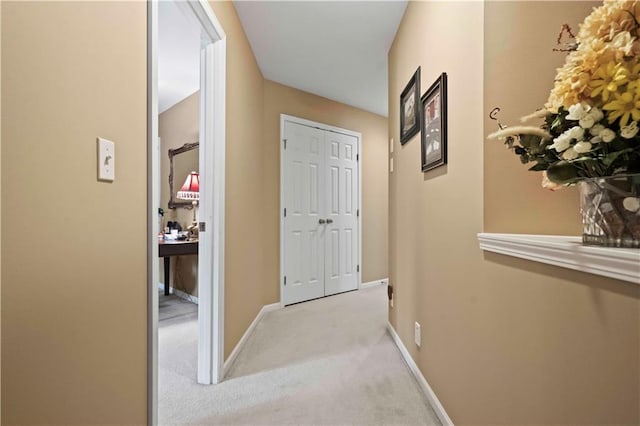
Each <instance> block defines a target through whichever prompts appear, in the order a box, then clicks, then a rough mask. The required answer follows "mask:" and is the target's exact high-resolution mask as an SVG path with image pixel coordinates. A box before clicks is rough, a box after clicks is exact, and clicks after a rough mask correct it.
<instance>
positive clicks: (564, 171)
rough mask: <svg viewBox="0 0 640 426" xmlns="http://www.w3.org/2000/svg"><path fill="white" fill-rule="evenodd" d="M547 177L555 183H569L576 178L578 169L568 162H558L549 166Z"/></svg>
mask: <svg viewBox="0 0 640 426" xmlns="http://www.w3.org/2000/svg"><path fill="white" fill-rule="evenodd" d="M547 177H548V178H549V180H551V181H552V182H555V183H561V184H566V183H571V182H573V181H575V180H576V179H577V178H578V169H577V168H576V167H575V166H573V165H572V164H571V163H569V162H568V161H558V162H557V163H555V164H552V165H551V166H549V168H548V169H547Z"/></svg>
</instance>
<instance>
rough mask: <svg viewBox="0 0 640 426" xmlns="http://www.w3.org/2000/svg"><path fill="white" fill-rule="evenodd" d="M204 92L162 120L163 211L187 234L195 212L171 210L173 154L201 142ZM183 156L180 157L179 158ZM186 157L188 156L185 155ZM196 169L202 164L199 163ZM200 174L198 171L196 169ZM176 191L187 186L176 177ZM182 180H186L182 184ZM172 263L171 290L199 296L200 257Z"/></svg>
mask: <svg viewBox="0 0 640 426" xmlns="http://www.w3.org/2000/svg"><path fill="white" fill-rule="evenodd" d="M199 134H200V92H199V91H198V92H196V93H194V94H192V95H190V96H188V97H186V98H185V99H183V100H182V101H180V102H178V103H177V104H175V105H174V106H172V107H171V108H169V109H168V110H166V111H164V112H163V113H162V114H160V115H159V117H158V136H160V207H162V208H163V209H164V221H163V222H164V223H167V222H168V221H170V220H171V221H178V222H179V223H180V225H181V226H182V229H183V230H186V229H187V226H189V225H191V222H192V221H193V210H190V209H185V208H183V207H178V208H176V209H169V150H170V149H176V148H180V147H181V146H182V145H184V144H185V143H193V142H198V141H199V139H200V138H199ZM179 155H180V154H179ZM182 155H185V154H182ZM195 161H196V167H197V163H198V160H197V159H196V160H195ZM196 171H198V170H197V169H196ZM174 179H175V182H174V191H178V190H179V189H180V186H181V185H182V184H183V183H184V179H183V178H181V177H175V178H174ZM181 179H182V180H181ZM170 261H171V268H170V272H171V277H170V281H171V286H172V287H174V288H176V289H178V290H181V291H183V292H185V293H188V294H192V295H194V296H197V295H198V256H173V257H171V258H170ZM158 263H159V265H160V266H159V269H160V273H159V277H160V279H161V280H162V281H163V282H164V262H163V260H162V259H159V261H158Z"/></svg>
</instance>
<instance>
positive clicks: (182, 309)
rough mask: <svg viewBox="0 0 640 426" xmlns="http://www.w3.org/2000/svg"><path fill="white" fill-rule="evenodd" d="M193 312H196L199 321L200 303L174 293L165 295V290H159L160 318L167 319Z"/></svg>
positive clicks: (161, 319)
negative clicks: (197, 303)
mask: <svg viewBox="0 0 640 426" xmlns="http://www.w3.org/2000/svg"><path fill="white" fill-rule="evenodd" d="M192 314H196V317H195V318H196V321H197V320H198V317H197V314H198V305H196V304H195V303H191V302H189V301H187V300H184V299H181V298H179V297H178V296H174V295H173V294H170V295H169V296H165V295H164V291H162V290H160V291H158V320H160V321H165V320H168V319H173V318H179V317H183V316H187V315H192ZM160 327H162V323H160Z"/></svg>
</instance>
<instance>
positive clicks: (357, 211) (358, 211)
mask: <svg viewBox="0 0 640 426" xmlns="http://www.w3.org/2000/svg"><path fill="white" fill-rule="evenodd" d="M356 216H358V217H360V209H358V210H356Z"/></svg>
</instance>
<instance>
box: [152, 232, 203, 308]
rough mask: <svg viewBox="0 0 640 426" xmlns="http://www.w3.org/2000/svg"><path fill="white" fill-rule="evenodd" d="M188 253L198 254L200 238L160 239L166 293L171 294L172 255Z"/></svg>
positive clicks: (159, 254)
mask: <svg viewBox="0 0 640 426" xmlns="http://www.w3.org/2000/svg"><path fill="white" fill-rule="evenodd" d="M186 254H198V240H195V241H178V240H160V241H158V257H164V294H165V296H168V295H169V280H170V278H171V274H170V268H171V259H170V257H171V256H182V255H186Z"/></svg>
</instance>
